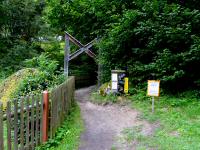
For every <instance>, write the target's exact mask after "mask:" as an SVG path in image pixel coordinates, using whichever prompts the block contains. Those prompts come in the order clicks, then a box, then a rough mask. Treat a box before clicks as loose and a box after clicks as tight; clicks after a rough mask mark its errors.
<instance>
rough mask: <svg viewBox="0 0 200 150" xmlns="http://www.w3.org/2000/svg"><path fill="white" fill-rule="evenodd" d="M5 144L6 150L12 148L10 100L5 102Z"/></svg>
mask: <svg viewBox="0 0 200 150" xmlns="http://www.w3.org/2000/svg"><path fill="white" fill-rule="evenodd" d="M6 114H7V146H8V150H12V142H11V116H10V114H11V104H10V101H8V102H7V110H6Z"/></svg>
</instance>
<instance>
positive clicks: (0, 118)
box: [0, 102, 4, 150]
mask: <svg viewBox="0 0 200 150" xmlns="http://www.w3.org/2000/svg"><path fill="white" fill-rule="evenodd" d="M3 131H4V128H3V104H2V103H1V102H0V149H1V150H4V139H3V138H4V135H3V133H4V132H3Z"/></svg>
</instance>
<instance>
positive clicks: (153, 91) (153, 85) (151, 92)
mask: <svg viewBox="0 0 200 150" xmlns="http://www.w3.org/2000/svg"><path fill="white" fill-rule="evenodd" d="M147 95H148V96H160V80H148V89H147Z"/></svg>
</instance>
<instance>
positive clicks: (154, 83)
mask: <svg viewBox="0 0 200 150" xmlns="http://www.w3.org/2000/svg"><path fill="white" fill-rule="evenodd" d="M147 95H148V96H152V112H154V100H155V97H159V96H160V80H148V88H147Z"/></svg>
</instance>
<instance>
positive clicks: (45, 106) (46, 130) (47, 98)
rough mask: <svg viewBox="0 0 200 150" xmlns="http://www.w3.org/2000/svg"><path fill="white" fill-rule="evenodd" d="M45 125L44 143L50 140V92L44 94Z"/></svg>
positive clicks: (43, 127) (43, 118)
mask: <svg viewBox="0 0 200 150" xmlns="http://www.w3.org/2000/svg"><path fill="white" fill-rule="evenodd" d="M43 101H44V102H43V116H42V120H43V124H42V142H46V141H47V140H48V118H49V93H48V91H44V92H43Z"/></svg>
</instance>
